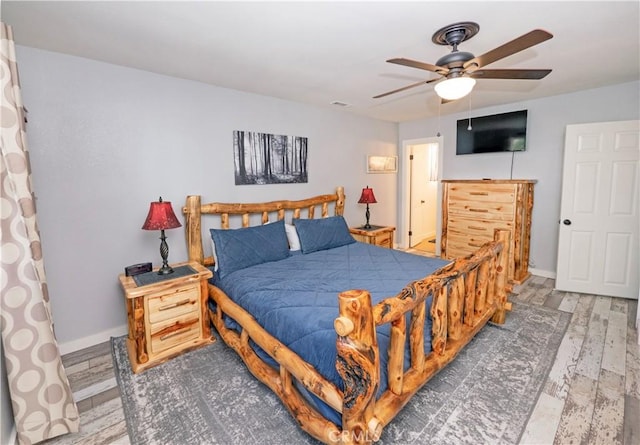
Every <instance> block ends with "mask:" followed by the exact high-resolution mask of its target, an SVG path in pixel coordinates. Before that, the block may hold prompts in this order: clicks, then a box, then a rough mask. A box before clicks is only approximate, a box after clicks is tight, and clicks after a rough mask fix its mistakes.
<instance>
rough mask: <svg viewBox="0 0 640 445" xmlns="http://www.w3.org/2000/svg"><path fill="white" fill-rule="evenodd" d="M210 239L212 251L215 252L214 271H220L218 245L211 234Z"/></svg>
mask: <svg viewBox="0 0 640 445" xmlns="http://www.w3.org/2000/svg"><path fill="white" fill-rule="evenodd" d="M209 239H210V240H211V251H212V252H213V253H212V255H213V261H214V265H213V270H216V271H217V270H218V255H216V243H215V241H213V237H212V236H211V234H209Z"/></svg>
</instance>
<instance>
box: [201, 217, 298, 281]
mask: <svg viewBox="0 0 640 445" xmlns="http://www.w3.org/2000/svg"><path fill="white" fill-rule="evenodd" d="M209 231H210V232H211V238H213V242H214V244H215V255H216V261H217V265H218V276H219V277H220V278H223V277H224V276H226V275H229V274H230V273H231V272H235V271H236V270H240V269H244V268H245V267H249V266H255V265H256V264H262V263H267V262H269V261H278V260H282V259H284V258H287V257H288V256H289V242H288V241H287V234H286V232H285V230H284V221H283V220H281V221H277V222H274V223H271V224H265V225H262V226H255V227H246V228H242V229H226V230H224V229H223V230H221V229H209Z"/></svg>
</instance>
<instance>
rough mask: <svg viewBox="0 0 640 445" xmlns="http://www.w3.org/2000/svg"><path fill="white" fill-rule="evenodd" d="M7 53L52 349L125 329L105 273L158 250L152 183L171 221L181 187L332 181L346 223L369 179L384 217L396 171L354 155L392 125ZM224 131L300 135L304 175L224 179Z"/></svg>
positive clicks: (384, 220) (24, 52)
mask: <svg viewBox="0 0 640 445" xmlns="http://www.w3.org/2000/svg"><path fill="white" fill-rule="evenodd" d="M17 60H18V69H19V72H20V79H21V84H22V93H23V98H24V102H25V105H26V107H27V109H28V110H29V115H28V118H29V124H28V127H27V141H28V144H29V148H30V155H31V162H32V168H33V182H34V188H35V193H36V196H37V210H38V222H39V227H40V231H41V235H42V244H43V249H44V258H45V267H46V272H47V278H48V284H49V291H50V296H51V302H52V312H53V317H54V322H55V329H56V335H57V338H58V341H59V343H60V346H61V350H62V352H63V353H65V352H69V351H70V350H74V349H78V348H81V347H85V346H87V342H88V343H97V342H100V341H104V340H106V339H108V338H109V336H110V335H119V334H124V333H125V332H126V330H125V326H126V311H125V306H124V301H123V296H122V291H121V289H120V287H119V283H118V274H120V273H121V272H123V268H124V266H126V265H129V264H133V263H138V262H143V261H153V263H154V264H155V265H158V263H159V262H160V253H159V246H160V241H159V233H157V232H147V231H143V230H141V227H142V223H143V222H144V219H145V217H146V214H147V211H148V208H149V202H151V201H154V200H157V199H158V197H159V196H162V198H163V199H164V200H165V201H172V203H173V208H174V210H175V211H176V213H177V214H178V215H179V219H180V220H182V216H181V214H180V213H179V212H180V209H181V207H182V205H183V204H184V200H185V197H186V196H187V195H188V194H201V195H203V201H204V202H211V201H229V202H256V201H264V200H271V199H277V198H288V199H299V198H305V197H308V196H312V195H315V194H324V193H332V192H333V191H334V190H335V186H337V185H344V186H345V190H346V194H347V205H346V209H345V217H346V219H347V222H348V223H350V224H351V225H357V224H361V223H362V222H363V219H364V207H363V206H362V205H359V204H357V202H356V201H357V199H358V197H359V196H360V191H361V189H362V188H363V187H364V186H365V185H369V186H370V187H373V188H374V189H375V193H376V197H377V199H378V202H379V203H378V204H376V205H375V206H376V207H375V213H374V214H375V223H376V224H395V223H396V221H395V214H396V212H395V209H396V201H395V200H396V194H397V190H396V180H395V175H367V174H366V170H365V159H366V155H367V154H381V155H395V154H396V147H397V140H398V132H397V124H394V123H389V122H382V121H376V120H372V119H366V118H359V117H355V116H353V115H351V114H348V113H345V112H344V111H343V110H339V109H336V110H334V109H330V108H329V107H328V108H327V109H319V108H314V107H311V106H306V105H302V104H296V103H292V102H286V101H282V100H278V99H274V98H270V97H264V96H258V95H254V94H249V93H243V92H238V91H233V90H229V89H223V88H217V87H214V86H210V85H206V84H202V83H197V82H192V81H186V80H181V79H176V78H171V77H166V76H160V75H156V74H152V73H148V72H144V71H139V70H134V69H129V68H124V67H120V66H115V65H110V64H105V63H100V62H95V61H91V60H87V59H82V58H77V57H71V56H66V55H62V54H58V53H53V52H47V51H42V50H36V49H33V48H27V47H20V46H19V47H18V48H17ZM168 63H170V62H169V61H168ZM212 69H215V67H212ZM234 130H251V131H259V132H267V133H275V134H287V135H296V136H306V137H308V138H309V166H308V170H309V182H308V183H307V184H285V185H283V184H280V185H265V186H248V185H244V186H235V185H234V176H233V156H232V155H233V145H232V143H233V139H232V134H233V131H234ZM166 234H167V237H168V243H169V248H170V252H169V261H170V262H177V261H184V260H186V246H185V241H184V231H183V230H182V229H174V230H169V231H167V232H166ZM207 247H208V245H207Z"/></svg>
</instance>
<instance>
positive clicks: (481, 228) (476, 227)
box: [469, 226, 487, 231]
mask: <svg viewBox="0 0 640 445" xmlns="http://www.w3.org/2000/svg"><path fill="white" fill-rule="evenodd" d="M469 228H470V229H473V230H483V231H484V230H487V228H486V227H478V226H469Z"/></svg>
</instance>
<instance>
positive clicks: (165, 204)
mask: <svg viewBox="0 0 640 445" xmlns="http://www.w3.org/2000/svg"><path fill="white" fill-rule="evenodd" d="M180 226H182V224H180V221H178V218H176V214H175V213H173V208H171V202H170V201H163V200H162V197H160V199H159V200H158V201H156V202H152V203H151V205H150V206H149V214H148V215H147V219H146V220H145V222H144V224H143V225H142V228H143V229H144V230H164V229H175V228H176V227H180Z"/></svg>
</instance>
